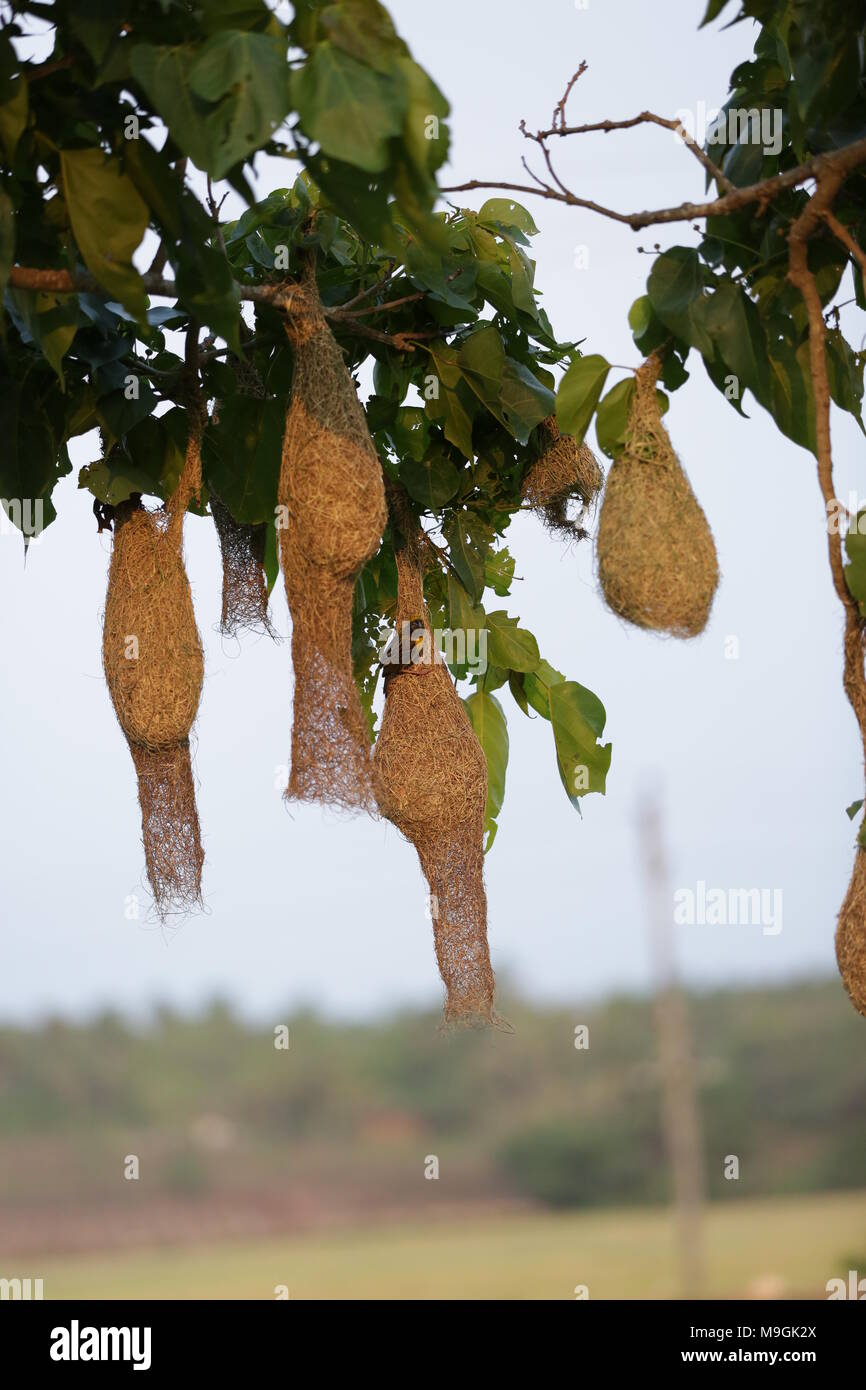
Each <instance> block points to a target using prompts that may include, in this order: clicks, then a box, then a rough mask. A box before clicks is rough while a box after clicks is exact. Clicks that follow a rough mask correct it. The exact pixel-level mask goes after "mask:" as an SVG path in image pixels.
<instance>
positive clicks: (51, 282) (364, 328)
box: [9, 265, 447, 352]
mask: <svg viewBox="0 0 866 1390" xmlns="http://www.w3.org/2000/svg"><path fill="white" fill-rule="evenodd" d="M140 278H141V283H142V284H143V286H144V288H145V289H146V290H147V292H148V294H152V295H156V296H157V297H158V298H162V299H176V298H177V286H176V285H175V283H174V281H173V280H165V279H163V277H162V276H161V275H159V274H154V273H153V272H151V271H148V272H146V273H145V274H144V275H142V276H141V277H140ZM9 286H10V288H11V289H17V290H36V291H44V292H46V293H50V294H78V293H81V294H98V295H102V297H103V298H105V299H108V298H110V295H109V292H108V290H106V289H104V288H103V286H102V285H100V284H99V282H98V280H95V279H94V278H93V276H92V275H87V274H83V273H75V274H72V273H71V272H70V271H68V270H42V269H37V268H33V267H29V266H20V265H16V266H13V267H12V270H11V271H10V273H9ZM292 287H293V286H292V282H291V281H281V282H280V283H278V284H273V285H237V291H238V294H239V296H240V298H241V299H248V300H252V301H254V302H255V303H258V304H274V305H276V306H277V307H279V308H281V309H283V310H285V311H286V312H287V313H291V308H290V305H289V302H287V291H289V290H291V289H292ZM423 297H424V295H423V293H421V292H419V293H418V294H417V295H416V294H413V295H406V296H404V297H403V298H402V299H397V300H392V301H391V303H390V304H382V305H379V306H377V307H375V308H371V309H369V310H364V311H363V312H365V313H380V312H381V311H382V310H384V309H392V308H394V307H395V306H396V305H399V304H408V303H409V302H410V300H414V299H423ZM350 302H354V301H350ZM324 314H325V317H326V318H327V319H330V320H331V322H332V323H343V324H345V325H346V326H347V327H348V326H351V329H352V332H353V333H357V335H358V336H359V337H361V338H370V339H371V340H372V341H373V342H376V343H387V344H389V345H390V346H391V347H395V348H397V350H398V351H399V352H414V350H415V349H414V345H413V339H414V340H419V339H424V338H441V337H442V336H443V330H442V329H441V328H430V329H427V328H421V329H415V330H412V331H411V332H410V331H406V332H401V333H382V332H380V331H379V330H378V329H375V328H371V327H370V326H369V325H368V324H366V323H362V322H360V321H359V319H358V317H357V316H356V314H355V313H353V312H351V311H349V312H347V311H346V307H345V305H343V306H340V307H338V308H333V309H327V308H326V309H325V310H324ZM445 333H447V330H445Z"/></svg>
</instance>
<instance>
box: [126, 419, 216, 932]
mask: <svg viewBox="0 0 866 1390" xmlns="http://www.w3.org/2000/svg"><path fill="white" fill-rule="evenodd" d="M190 421H191V425H190V437H189V441H188V444H187V456H186V464H185V466H184V470H183V473H182V475H181V479H180V482H179V484H178V487H177V490H176V492H175V494H174V496H173V497H172V499H171V501H170V502H169V504H168V506H167V508H165V509H163V510H161V511H156V512H150V511H147V510H145V508H144V507H142V506H141V504H140V502H139V501H137V500H136V501H130V502H124V503H122V504H121V505H120V506H119V507H118V508H117V510H116V513H115V531H114V543H113V546H112V552H111V565H110V568H109V573H108V593H107V596H106V600H105V621H104V627H103V639H102V659H103V666H104V668H105V678H106V680H107V682H108V689H109V693H110V695H111V700H112V704H113V705H114V711H115V714H116V715H117V718H118V722H119V723H120V727H121V728H122V730H123V732H124V734H125V735H126V740H127V742H128V744H129V748H130V752H131V753H132V758H133V762H134V763H135V770H136V772H137V774H138V796H139V801H140V803H141V822H142V837H143V840H144V854H145V863H146V866H147V875H148V878H149V880H150V885H151V888H152V890H153V895H154V899H155V903H156V908H157V911H158V912H159V914H160V916H161V917H164V916H165V915H166V914H168V913H170V912H176V911H184V910H187V909H189V908H190V907H193V906H195V905H196V904H197V903H199V902H200V901H201V870H202V864H203V862H204V853H203V851H202V847H201V834H200V831H199V823H198V812H197V810H196V804H195V787H194V785H193V776H192V764H191V761H190V750H189V734H190V730H191V729H192V726H193V723H194V721H195V717H196V712H197V710H198V704H199V699H200V698H201V690H202V682H203V679H204V660H203V655H202V645H201V639H200V637H199V634H198V629H197V627H196V622H195V613H194V612H193V606H192V594H191V592H190V587H189V580H188V579H187V575H186V570H185V569H184V565H183V554H182V547H183V516H184V512H185V511H186V507H187V503H188V502H189V500H190V498H191V497H192V495H193V493H194V492H198V490H199V486H200V480H201V455H200V446H201V423H200V416H199V414H198V411H196V412H193V411H192V410H191V411H190Z"/></svg>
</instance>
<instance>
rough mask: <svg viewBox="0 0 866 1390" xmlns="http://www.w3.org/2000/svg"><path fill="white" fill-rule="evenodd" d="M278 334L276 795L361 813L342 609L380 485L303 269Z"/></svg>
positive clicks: (366, 762)
mask: <svg viewBox="0 0 866 1390" xmlns="http://www.w3.org/2000/svg"><path fill="white" fill-rule="evenodd" d="M286 332H287V334H288V337H289V339H290V341H291V343H292V346H293V348H294V355H295V362H294V375H293V380H292V398H291V403H290V405H289V409H288V411H287V413H286V428H285V435H284V438H283V454H282V466H281V471H280V489H279V500H280V503H281V505H282V506H283V507H284V509H285V513H286V514H287V516H288V525H287V526H283V527H281V530H280V558H281V561H282V569H283V578H284V581H285V586H286V597H287V599H288V603H289V610H290V612H291V616H292V666H293V669H294V676H295V691H294V708H293V720H292V760H291V773H290V776H289V785H288V788H287V790H286V797H287V798H288V799H289V800H297V801H319V802H322V803H324V804H326V805H331V806H336V807H340V808H342V809H355V808H363V809H366V810H373V809H374V798H373V790H372V782H371V768H370V736H369V731H368V727H367V721H366V719H365V717H364V713H363V710H362V708H361V702H360V699H359V697H358V691H357V688H356V686H355V680H354V675H353V670H352V600H353V596H354V591H355V580H356V578H357V576H358V574H359V573H360V571H361V569H362V568H363V566H364V565H365V564H366V562H367V560H369V559H370V558H371V556H373V555H375V553H376V551H377V550H378V548H379V544H380V542H381V539H382V532H383V530H384V528H385V521H386V519H387V513H386V508H385V493H384V484H383V480H382V470H381V465H380V463H379V458H378V455H377V454H376V450H375V448H374V447H373V443H372V440H371V439H370V434H369V430H368V429H367V420H366V416H365V414H364V411H363V408H362V406H361V403H360V401H359V400H358V393H357V391H356V390H355V385H354V382H353V381H352V378H351V376H350V375H349V372H348V370H347V368H346V364H345V362H344V361H343V355H342V353H341V351H340V348H339V346H338V344H337V342H336V341H335V339H334V337H333V334H332V333H331V330H330V329H329V327H328V325H327V322H326V321H325V318H324V315H323V313H322V306H321V302H320V300H319V296H318V290H317V288H316V282H315V278H314V275H313V272H312V268H311V267H309V266H308V268H307V271H306V272H305V276H304V280H303V282H302V284H301V285H300V286H298V287H297V288H296V290H295V291H294V293H293V295H292V300H291V312H290V314H289V315H288V316H287V319H286Z"/></svg>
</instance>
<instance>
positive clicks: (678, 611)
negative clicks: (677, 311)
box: [596, 356, 719, 637]
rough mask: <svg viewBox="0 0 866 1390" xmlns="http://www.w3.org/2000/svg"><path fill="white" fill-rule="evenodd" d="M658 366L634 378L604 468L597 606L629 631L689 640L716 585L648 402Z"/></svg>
mask: <svg viewBox="0 0 866 1390" xmlns="http://www.w3.org/2000/svg"><path fill="white" fill-rule="evenodd" d="M659 367H660V364H659V361H658V359H657V358H656V357H654V356H653V357H650V358H648V359H647V361H646V362H645V363H644V365H643V366H642V367H641V368H640V369H639V371H638V372H637V374H636V387H635V393H634V400H633V403H632V408H631V413H630V416H629V422H628V429H627V432H626V438H625V446H624V448H623V451H622V453H621V454H619V455H618V457H617V458H616V459H615V460H614V462H613V463H612V464H611V466H610V469H609V471H608V475H607V485H606V487H605V491H604V499H603V501H602V504H601V515H600V517H599V525H598V539H597V542H596V547H597V550H596V553H597V559H598V574H599V580H600V583H601V588H602V592H603V594H604V597H605V600H606V602H607V604H608V607H610V608H611V609H612V610H613V612H614V613H617V614H618V615H619V616H620V617H621V618H625V619H626V620H627V621H628V622H630V623H634V624H635V625H636V626H637V627H642V628H649V629H651V630H652V631H654V632H666V633H670V635H671V636H673V637H696V636H697V635H698V633H700V632H702V631H703V630H704V628H705V627H706V625H707V621H708V619H709V616H710V609H711V608H712V603H713V598H714V596H715V592H716V588H717V587H718V582H719V564H718V559H717V556H716V547H715V542H714V540H713V535H712V532H711V530H710V527H709V524H708V522H707V518H706V517H705V515H704V513H703V511H702V509H701V506H700V503H699V502H698V500H697V498H696V497H695V494H694V492H693V491H692V488H691V485H690V483H689V480H688V478H687V477H686V475H685V472H684V471H683V468H682V466H681V464H680V462H679V460H678V458H677V456H676V454H675V453H674V451H673V448H672V446H671V442H670V439H669V438H668V434H667V431H666V429H665V427H664V425H663V424H662V421H661V415H660V413H659V407H658V401H657V398H656V380H657V378H658V373H659Z"/></svg>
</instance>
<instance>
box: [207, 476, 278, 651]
mask: <svg viewBox="0 0 866 1390" xmlns="http://www.w3.org/2000/svg"><path fill="white" fill-rule="evenodd" d="M210 509H211V515H212V516H213V519H214V525H215V526H216V529H217V535H218V536H219V542H220V554H221V556H222V564H223V602H222V615H221V617H220V632H221V633H222V635H223V636H224V637H236V636H237V634H238V633H239V632H266V633H267V634H268V636H269V637H275V636H276V633H275V632H274V629H273V626H272V625H271V620H270V618H269V617H268V582H267V578H266V575H265V545H266V544H267V532H268V528H267V523H266V522H262V523H261V525H257V526H250V525H245V524H244V523H242V522H240V521H235V519H234V517H233V516H232V514H231V512H230V511H229V509H228V507H227V506H226V505H225V503H224V502H223V501H221V499H220V498H219V497H218V496H217V494H216V493H215V492H214V491H213V489H211V493H210Z"/></svg>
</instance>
